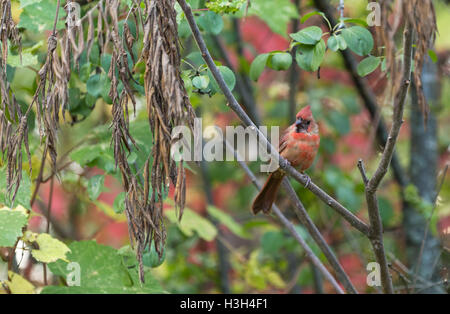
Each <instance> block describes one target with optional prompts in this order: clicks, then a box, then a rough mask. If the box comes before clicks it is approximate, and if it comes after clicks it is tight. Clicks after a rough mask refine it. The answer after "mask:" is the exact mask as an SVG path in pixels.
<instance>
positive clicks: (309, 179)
mask: <svg viewBox="0 0 450 314" xmlns="http://www.w3.org/2000/svg"><path fill="white" fill-rule="evenodd" d="M303 175H304V176H305V177H306V183H305V188H308V186H309V184H310V183H311V178H310V177H309V176H308V175H307V174H303Z"/></svg>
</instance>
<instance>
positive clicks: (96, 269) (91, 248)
mask: <svg viewBox="0 0 450 314" xmlns="http://www.w3.org/2000/svg"><path fill="white" fill-rule="evenodd" d="M69 249H70V251H71V252H70V253H68V254H67V259H68V260H69V261H70V262H75V263H78V265H79V266H80V286H79V287H78V286H73V287H58V286H47V287H45V288H44V289H43V291H42V293H44V294H49V293H102V294H103V293H105V294H111V293H113V294H115V293H161V292H163V290H162V288H161V286H160V285H159V283H158V282H156V280H155V279H154V278H153V277H152V276H151V274H150V273H149V272H148V271H147V272H146V273H145V284H141V283H140V282H139V279H138V268H139V267H138V265H137V261H136V259H135V257H134V256H128V255H127V256H122V255H121V254H120V253H119V251H118V250H116V249H114V248H112V247H109V246H105V245H101V244H98V243H96V242H95V241H80V242H72V243H71V244H70V245H69ZM125 263H126V264H125ZM48 266H49V268H50V270H51V271H52V273H53V274H55V275H56V276H62V277H64V278H68V276H69V274H70V273H71V272H72V270H71V269H68V267H67V266H68V263H67V262H65V261H62V260H58V261H57V262H54V263H50V264H48Z"/></svg>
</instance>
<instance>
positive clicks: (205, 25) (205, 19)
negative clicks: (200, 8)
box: [197, 11, 224, 35]
mask: <svg viewBox="0 0 450 314" xmlns="http://www.w3.org/2000/svg"><path fill="white" fill-rule="evenodd" d="M197 24H198V26H199V27H200V29H201V30H203V31H205V32H207V33H210V34H213V35H219V34H220V32H221V31H222V29H223V25H224V24H223V19H222V17H221V16H220V15H218V14H216V13H214V12H212V11H206V12H205V13H204V14H203V15H201V16H199V17H198V18H197Z"/></svg>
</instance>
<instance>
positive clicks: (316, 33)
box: [289, 26, 323, 45]
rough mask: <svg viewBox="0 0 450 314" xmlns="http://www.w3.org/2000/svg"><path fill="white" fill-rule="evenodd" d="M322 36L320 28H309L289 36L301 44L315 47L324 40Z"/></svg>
mask: <svg viewBox="0 0 450 314" xmlns="http://www.w3.org/2000/svg"><path fill="white" fill-rule="evenodd" d="M322 34H323V33H322V29H320V27H317V26H309V27H306V28H304V29H302V30H300V31H298V32H297V33H293V34H289V36H291V38H292V39H293V40H295V41H297V42H299V43H301V44H305V45H315V44H317V43H318V42H319V41H320V40H321V39H322Z"/></svg>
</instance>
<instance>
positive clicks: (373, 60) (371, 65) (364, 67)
mask: <svg viewBox="0 0 450 314" xmlns="http://www.w3.org/2000/svg"><path fill="white" fill-rule="evenodd" d="M380 63H381V59H380V58H377V57H374V56H369V57H367V58H365V59H364V60H362V61H361V62H360V63H359V64H358V67H357V71H358V75H359V76H363V77H364V76H366V75H369V74H370V73H372V72H373V71H375V70H376V69H377V68H378V66H379V65H380Z"/></svg>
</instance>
